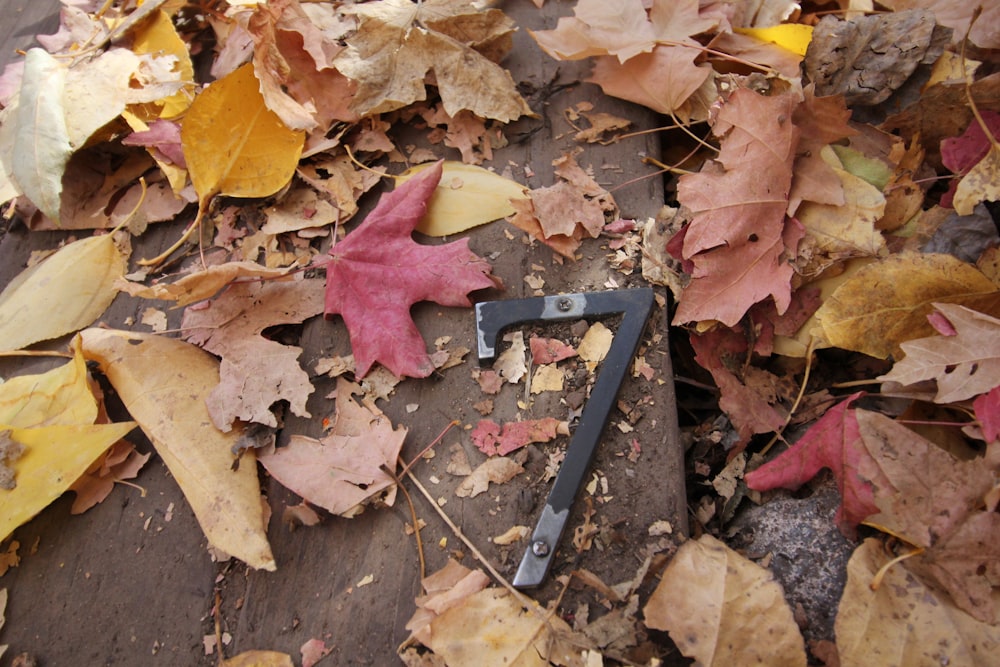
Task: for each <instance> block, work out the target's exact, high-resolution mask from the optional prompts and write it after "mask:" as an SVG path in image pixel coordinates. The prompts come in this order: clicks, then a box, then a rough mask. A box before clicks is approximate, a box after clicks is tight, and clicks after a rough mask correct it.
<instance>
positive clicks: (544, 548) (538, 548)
mask: <svg viewBox="0 0 1000 667" xmlns="http://www.w3.org/2000/svg"><path fill="white" fill-rule="evenodd" d="M531 553H533V554H535V555H536V556H538V557H539V558H543V557H545V556H548V555H549V545H548V544H547V543H546V542H543V541H542V540H538V541H537V542H534V543H533V544H532V545H531Z"/></svg>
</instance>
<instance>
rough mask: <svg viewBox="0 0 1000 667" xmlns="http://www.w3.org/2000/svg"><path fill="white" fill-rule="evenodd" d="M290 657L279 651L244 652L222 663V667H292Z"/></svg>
mask: <svg viewBox="0 0 1000 667" xmlns="http://www.w3.org/2000/svg"><path fill="white" fill-rule="evenodd" d="M294 664H295V663H293V662H292V658H291V656H289V655H288V654H287V653H281V652H279V651H244V652H243V653H240V654H239V655H234V656H233V657H232V658H229V659H228V660H223V661H222V667H293V665H294Z"/></svg>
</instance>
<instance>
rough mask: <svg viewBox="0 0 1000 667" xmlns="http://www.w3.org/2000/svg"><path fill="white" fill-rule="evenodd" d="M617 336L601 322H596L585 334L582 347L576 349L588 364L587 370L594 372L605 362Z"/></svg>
mask: <svg viewBox="0 0 1000 667" xmlns="http://www.w3.org/2000/svg"><path fill="white" fill-rule="evenodd" d="M614 337H615V334H614V332H613V331H611V329H609V328H607V327H606V326H604V325H603V324H601V323H600V322H594V323H593V324H591V325H590V328H589V329H587V333H585V334H583V339H582V340H581V341H580V345H579V346H577V348H576V353H577V354H578V355H579V356H580V358H581V359H583V360H584V362H586V364H587V370H589V371H590V372H594V369H595V368H597V365H598V364H600V363H601V362H602V361H604V357H605V356H607V354H608V350H610V349H611V342H612V341H613V340H614Z"/></svg>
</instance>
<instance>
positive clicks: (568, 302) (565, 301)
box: [556, 296, 573, 313]
mask: <svg viewBox="0 0 1000 667" xmlns="http://www.w3.org/2000/svg"><path fill="white" fill-rule="evenodd" d="M572 307H573V300H572V299H570V298H569V297H566V296H564V297H562V298H561V299H559V300H558V301H556V308H558V309H559V310H561V311H562V312H564V313H565V312H568V311H569V310H570V309H571V308H572Z"/></svg>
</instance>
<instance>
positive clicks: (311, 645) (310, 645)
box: [299, 638, 333, 667]
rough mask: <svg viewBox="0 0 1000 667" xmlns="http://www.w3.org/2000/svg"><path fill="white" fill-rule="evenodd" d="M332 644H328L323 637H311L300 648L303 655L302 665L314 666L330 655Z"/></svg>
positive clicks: (303, 666)
mask: <svg viewBox="0 0 1000 667" xmlns="http://www.w3.org/2000/svg"><path fill="white" fill-rule="evenodd" d="M332 651H333V647H332V646H327V645H326V642H324V641H323V640H322V639H315V638H313V639H310V640H309V641H307V642H306V643H305V644H303V645H302V646H301V647H300V648H299V653H300V654H301V655H302V667H313V665H315V664H316V663H318V662H319V661H320V660H322V659H323V658H325V657H326V656H328V655H330V653H331V652H332Z"/></svg>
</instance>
